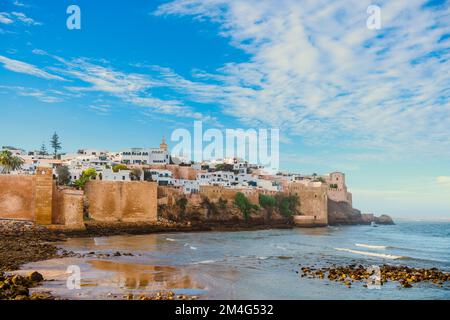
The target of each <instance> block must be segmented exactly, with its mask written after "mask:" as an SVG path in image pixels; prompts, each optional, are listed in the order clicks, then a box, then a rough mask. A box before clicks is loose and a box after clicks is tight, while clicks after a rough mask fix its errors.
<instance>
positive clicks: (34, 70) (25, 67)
mask: <svg viewBox="0 0 450 320" xmlns="http://www.w3.org/2000/svg"><path fill="white" fill-rule="evenodd" d="M0 63H3V65H4V67H5V69H8V70H10V71H14V72H18V73H25V74H29V75H32V76H35V77H39V78H43V79H49V80H61V81H63V80H64V78H62V77H60V76H57V75H54V74H50V73H48V72H47V71H44V70H42V69H39V68H38V67H36V66H34V65H32V64H29V63H26V62H22V61H19V60H14V59H10V58H7V57H5V56H1V55H0Z"/></svg>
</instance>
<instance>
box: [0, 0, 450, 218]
mask: <svg viewBox="0 0 450 320" xmlns="http://www.w3.org/2000/svg"><path fill="white" fill-rule="evenodd" d="M72 4H76V5H78V6H79V8H80V10H81V29H80V30H69V29H68V28H67V26H66V20H67V18H68V17H69V14H67V12H66V10H67V8H68V6H69V5H72ZM370 5H377V6H378V7H379V8H380V13H381V28H380V29H369V28H368V27H367V25H366V22H367V19H368V18H369V16H370V13H368V12H367V8H368V7H369V6H370ZM449 57H450V4H449V2H448V1H442V0H408V1H401V0H391V1H377V2H371V1H365V0H354V1H353V0H348V1H345V0H343V1H325V0H314V1H312V0H311V1H309V0H308V1H306V0H175V1H150V0H145V1H144V0H133V1H127V2H123V1H106V0H97V1H89V0H72V1H64V0H58V1H56V0H53V1H41V3H39V4H37V2H36V1H30V0H0V117H1V122H0V145H13V146H17V147H21V148H24V149H27V150H34V149H39V148H40V146H41V144H42V143H46V144H47V146H48V141H49V139H50V137H51V135H52V134H53V132H55V131H56V132H57V133H58V134H59V136H60V137H61V141H62V145H63V151H66V152H70V151H74V150H77V149H79V148H101V149H108V150H120V149H123V148H127V147H154V146H157V145H158V144H159V142H160V140H161V138H162V136H165V137H168V138H169V137H170V136H171V133H172V132H173V131H174V130H175V129H177V128H187V129H189V130H190V129H191V128H192V127H193V123H194V121H203V124H204V126H205V127H206V128H219V129H220V130H224V129H225V128H243V129H248V128H255V129H258V128H267V129H271V128H278V129H279V130H280V136H281V144H280V166H281V169H283V170H286V171H294V172H299V173H304V174H311V173H319V174H324V173H329V172H333V171H342V172H345V174H346V179H347V185H348V187H349V189H350V191H351V192H352V193H353V199H354V206H355V207H356V208H358V209H360V210H361V211H363V212H373V213H376V214H385V213H386V214H390V215H392V216H393V217H394V218H395V217H399V218H402V217H403V218H405V217H408V218H425V219H442V218H444V219H450V134H449V131H450V130H449V129H450V102H449V96H450V74H449V70H450V61H449ZM168 142H169V146H170V144H171V141H168Z"/></svg>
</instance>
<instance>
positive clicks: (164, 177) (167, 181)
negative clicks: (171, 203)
mask: <svg viewBox="0 0 450 320" xmlns="http://www.w3.org/2000/svg"><path fill="white" fill-rule="evenodd" d="M146 172H147V173H148V174H150V176H151V178H152V180H153V181H156V182H158V185H160V186H168V185H173V181H174V179H173V177H172V171H169V170H164V169H151V170H146Z"/></svg>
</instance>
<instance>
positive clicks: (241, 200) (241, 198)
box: [234, 192, 258, 221]
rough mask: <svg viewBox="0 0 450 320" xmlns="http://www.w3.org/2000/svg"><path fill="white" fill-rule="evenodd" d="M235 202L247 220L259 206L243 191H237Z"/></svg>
mask: <svg viewBox="0 0 450 320" xmlns="http://www.w3.org/2000/svg"><path fill="white" fill-rule="evenodd" d="M234 204H235V205H236V206H237V207H238V208H239V210H241V212H242V214H243V215H244V219H245V220H246V221H247V220H248V218H249V217H250V212H251V210H256V209H258V206H257V205H253V204H252V203H251V202H250V200H248V198H247V197H246V196H245V194H243V193H242V192H238V193H236V196H235V197H234Z"/></svg>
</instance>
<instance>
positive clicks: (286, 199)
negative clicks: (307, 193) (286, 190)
mask: <svg viewBox="0 0 450 320" xmlns="http://www.w3.org/2000/svg"><path fill="white" fill-rule="evenodd" d="M276 200H277V206H278V209H279V210H280V213H281V214H282V215H283V216H285V217H291V216H293V215H295V214H296V213H297V206H298V204H299V197H298V196H297V195H290V196H286V195H282V194H280V195H278V196H277V197H276Z"/></svg>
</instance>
